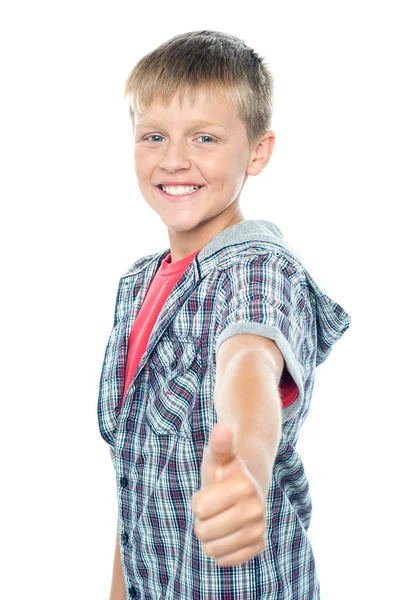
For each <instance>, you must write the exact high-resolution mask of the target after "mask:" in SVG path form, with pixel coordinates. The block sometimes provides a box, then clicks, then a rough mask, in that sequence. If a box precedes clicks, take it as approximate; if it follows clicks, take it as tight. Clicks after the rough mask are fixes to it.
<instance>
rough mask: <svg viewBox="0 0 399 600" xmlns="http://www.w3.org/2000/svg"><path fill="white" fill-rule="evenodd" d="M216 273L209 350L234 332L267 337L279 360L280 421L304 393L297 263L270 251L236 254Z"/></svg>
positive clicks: (293, 411) (303, 335)
mask: <svg viewBox="0 0 399 600" xmlns="http://www.w3.org/2000/svg"><path fill="white" fill-rule="evenodd" d="M222 277H223V281H222V282H221V286H220V290H221V301H220V303H219V313H218V323H217V334H216V338H215V339H216V344H215V355H216V357H217V353H218V351H219V348H220V346H221V344H223V342H224V341H225V340H227V339H228V338H229V337H231V336H233V335H237V334H239V333H250V334H256V335H261V336H264V337H266V338H269V339H271V340H273V341H274V342H275V343H276V345H277V346H278V348H279V350H280V352H281V354H282V355H283V357H284V360H285V367H284V371H283V374H282V377H281V380H280V384H279V390H280V398H281V406H282V422H283V423H284V422H285V421H286V420H288V419H289V418H291V417H292V416H294V415H295V414H296V413H297V412H298V410H299V409H300V407H301V406H302V403H303V399H304V380H305V370H306V365H305V353H304V340H305V338H306V335H307V321H306V317H305V304H306V299H305V296H304V293H303V286H302V283H301V282H302V281H303V276H302V273H301V270H300V267H299V265H297V264H294V263H293V261H291V260H289V259H288V258H287V257H286V256H284V255H283V254H280V253H278V252H271V253H267V254H258V255H253V256H251V257H250V258H247V259H244V260H239V261H238V262H237V263H235V264H234V265H233V266H231V267H229V268H228V269H226V270H225V271H223V275H222Z"/></svg>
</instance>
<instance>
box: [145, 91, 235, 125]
mask: <svg viewBox="0 0 399 600" xmlns="http://www.w3.org/2000/svg"><path fill="white" fill-rule="evenodd" d="M161 121H174V122H177V121H178V122H179V123H182V122H184V123H185V124H187V123H189V122H191V121H195V122H197V121H202V122H204V123H205V122H209V123H213V124H215V125H216V124H217V125H219V126H222V128H223V127H224V128H225V129H234V128H237V127H240V124H241V125H242V123H241V121H240V119H238V116H237V113H236V110H235V108H234V107H233V106H232V105H231V104H230V102H228V100H227V99H226V98H225V97H224V96H223V95H222V93H217V94H216V93H215V94H213V95H210V94H209V93H207V92H206V91H205V90H201V89H199V90H198V91H195V93H194V97H193V99H192V98H191V97H190V96H189V95H188V94H183V95H182V98H181V99H180V95H179V93H178V92H176V93H175V94H174V95H173V96H172V97H171V99H170V100H169V101H168V103H164V102H163V101H162V100H161V98H159V97H156V98H155V99H154V100H153V102H152V103H151V104H150V106H148V107H147V109H146V110H142V111H138V110H137V109H136V110H135V122H136V125H141V124H143V125H145V124H146V123H148V124H150V123H154V124H155V123H158V122H161Z"/></svg>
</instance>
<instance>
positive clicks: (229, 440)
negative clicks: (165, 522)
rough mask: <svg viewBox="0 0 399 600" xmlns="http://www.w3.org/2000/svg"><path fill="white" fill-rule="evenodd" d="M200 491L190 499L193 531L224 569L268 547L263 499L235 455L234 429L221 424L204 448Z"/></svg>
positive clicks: (242, 462)
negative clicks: (266, 543)
mask: <svg viewBox="0 0 399 600" xmlns="http://www.w3.org/2000/svg"><path fill="white" fill-rule="evenodd" d="M201 482H202V487H201V489H200V490H199V491H198V492H196V493H195V494H193V496H192V509H193V512H194V514H195V516H196V520H195V526H194V533H195V535H196V536H197V537H198V539H200V540H201V541H202V549H203V551H204V553H205V554H207V555H208V556H212V557H214V558H215V560H216V563H217V564H218V565H219V566H220V567H229V566H233V565H239V564H241V563H243V562H245V561H247V560H248V559H250V558H252V557H253V556H256V555H257V554H259V553H260V552H262V551H263V550H264V548H265V527H266V515H265V505H264V498H263V496H262V493H261V490H260V487H259V486H258V484H257V482H256V480H255V478H254V477H253V476H252V474H251V473H250V472H249V470H248V468H247V467H246V465H245V462H244V460H243V459H242V458H241V457H240V456H239V455H238V454H236V453H235V450H234V435H233V429H232V427H231V425H229V424H228V423H217V424H216V426H215V427H214V429H213V431H212V433H211V436H210V438H209V444H208V446H206V448H205V450H204V455H203V458H202V463H201Z"/></svg>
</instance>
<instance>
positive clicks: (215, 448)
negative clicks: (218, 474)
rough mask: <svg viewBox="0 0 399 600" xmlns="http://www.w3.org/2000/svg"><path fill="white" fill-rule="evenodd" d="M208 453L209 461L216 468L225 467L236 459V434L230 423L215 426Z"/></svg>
mask: <svg viewBox="0 0 399 600" xmlns="http://www.w3.org/2000/svg"><path fill="white" fill-rule="evenodd" d="M207 452H208V457H209V460H210V461H211V462H212V464H213V465H214V466H215V467H223V466H225V465H227V464H228V463H229V462H230V461H231V460H232V459H233V458H235V455H236V454H235V450H234V432H233V428H232V427H231V425H230V424H229V423H217V424H216V425H215V427H214V428H213V431H212V433H211V436H210V438H209V444H208V446H207ZM221 471H223V469H221Z"/></svg>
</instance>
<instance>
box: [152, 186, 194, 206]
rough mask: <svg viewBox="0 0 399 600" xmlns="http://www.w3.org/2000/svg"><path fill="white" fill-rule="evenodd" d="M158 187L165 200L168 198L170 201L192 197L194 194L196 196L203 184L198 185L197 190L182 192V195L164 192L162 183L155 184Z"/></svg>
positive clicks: (179, 200)
mask: <svg viewBox="0 0 399 600" xmlns="http://www.w3.org/2000/svg"><path fill="white" fill-rule="evenodd" d="M155 187H157V188H158V190H159V191H160V193H161V194H162V195H163V197H164V198H166V199H167V200H169V201H170V202H181V201H182V200H188V199H189V198H192V197H194V196H197V195H198V194H199V193H200V192H201V190H202V189H203V188H204V186H202V185H201V186H199V188H198V189H197V190H195V192H189V193H188V194H182V195H172V194H168V193H167V192H164V191H163V189H162V184H160V185H157V186H155Z"/></svg>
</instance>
